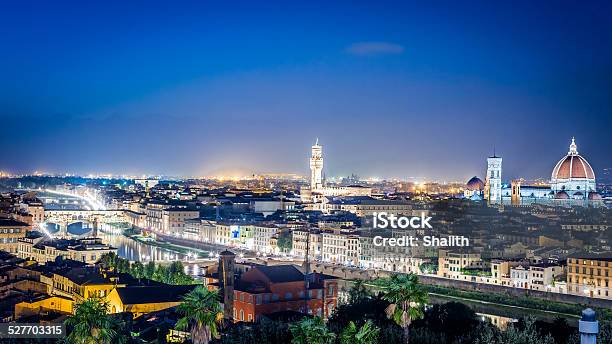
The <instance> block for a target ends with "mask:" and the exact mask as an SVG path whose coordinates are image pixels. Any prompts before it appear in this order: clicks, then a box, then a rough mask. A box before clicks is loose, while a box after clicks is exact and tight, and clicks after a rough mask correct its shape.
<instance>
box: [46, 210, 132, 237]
mask: <svg viewBox="0 0 612 344" xmlns="http://www.w3.org/2000/svg"><path fill="white" fill-rule="evenodd" d="M79 222H80V223H83V224H84V225H90V226H91V228H92V229H93V231H94V235H95V234H97V230H98V229H99V228H100V226H101V225H102V224H112V223H122V222H129V219H128V218H127V217H126V216H125V213H124V211H123V210H46V211H45V223H53V224H56V225H58V226H59V231H58V232H57V233H55V234H54V236H56V237H61V238H67V237H69V236H70V235H71V234H70V233H68V226H70V225H71V224H74V223H79ZM86 227H89V226H86Z"/></svg>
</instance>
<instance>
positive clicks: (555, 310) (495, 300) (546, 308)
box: [425, 285, 612, 322]
mask: <svg viewBox="0 0 612 344" xmlns="http://www.w3.org/2000/svg"><path fill="white" fill-rule="evenodd" d="M425 288H426V289H427V291H428V292H429V293H430V294H431V295H434V296H439V297H446V298H455V299H460V300H467V301H474V302H480V303H488V304H494V305H500V306H507V307H514V308H521V309H524V310H535V311H539V312H546V313H550V314H557V315H559V316H563V317H573V318H578V317H579V316H580V314H581V312H582V310H584V309H585V308H587V307H588V306H586V305H580V304H569V303H562V302H557V301H550V300H542V299H537V298H533V297H527V296H526V297H511V296H508V295H504V294H498V293H491V292H489V293H482V292H476V291H466V290H460V289H455V288H447V287H440V286H434V285H425ZM591 308H593V307H591ZM594 310H595V311H596V312H597V314H598V318H599V319H600V320H603V321H610V322H612V310H611V309H604V308H594Z"/></svg>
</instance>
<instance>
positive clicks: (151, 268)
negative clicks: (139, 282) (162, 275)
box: [144, 262, 155, 279]
mask: <svg viewBox="0 0 612 344" xmlns="http://www.w3.org/2000/svg"><path fill="white" fill-rule="evenodd" d="M153 274H155V263H154V262H148V263H147V265H145V269H144V277H145V278H148V279H153Z"/></svg>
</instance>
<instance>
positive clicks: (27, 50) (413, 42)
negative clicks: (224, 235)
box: [0, 1, 612, 180]
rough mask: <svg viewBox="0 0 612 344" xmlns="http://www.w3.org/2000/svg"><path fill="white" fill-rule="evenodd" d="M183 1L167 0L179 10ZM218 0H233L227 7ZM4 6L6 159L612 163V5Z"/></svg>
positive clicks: (370, 168) (397, 171) (459, 173)
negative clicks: (574, 154) (571, 151)
mask: <svg viewBox="0 0 612 344" xmlns="http://www.w3.org/2000/svg"><path fill="white" fill-rule="evenodd" d="M171 3H174V4H171ZM222 3H225V5H221V4H222ZM291 3H292V4H288V2H286V1H285V2H278V3H275V2H273V1H268V2H265V4H263V2H260V1H248V2H232V3H231V4H230V3H229V2H218V3H212V2H204V1H198V2H194V3H189V2H185V1H179V2H168V1H166V2H164V3H159V4H155V3H154V2H150V1H143V2H139V3H132V4H125V3H123V2H109V1H104V2H102V1H99V2H98V4H87V3H84V2H82V1H78V2H76V1H75V2H74V3H71V2H62V1H40V2H30V1H5V2H4V3H3V4H2V5H0V119H1V123H2V124H1V129H2V134H1V135H0V147H2V153H1V155H0V170H5V171H10V172H14V173H21V172H32V171H34V170H44V171H47V172H59V173H64V172H72V173H79V174H87V173H98V172H99V173H139V174H140V173H151V174H167V175H212V174H220V173H226V174H227V173H229V174H241V175H246V174H250V173H258V172H296V173H301V174H306V173H307V171H308V155H309V150H310V145H312V144H313V143H314V140H315V138H316V137H319V141H320V142H321V143H322V144H323V146H324V155H325V159H326V160H325V172H326V174H327V175H328V176H337V175H348V174H350V173H356V174H358V175H360V176H362V177H370V176H377V177H400V178H408V177H426V178H428V179H438V180H467V179H468V178H469V177H471V176H473V175H478V176H481V177H482V176H483V174H484V170H485V167H486V161H485V159H486V157H487V156H488V155H490V154H491V153H492V152H493V147H495V149H496V152H497V153H498V155H501V156H502V157H503V158H504V179H509V178H515V177H525V178H537V177H543V178H547V177H549V176H550V172H551V170H552V168H553V166H554V164H555V163H556V162H557V161H558V160H559V159H560V158H561V157H562V156H563V155H564V154H565V153H566V152H567V150H568V146H569V143H570V141H571V137H572V136H575V137H576V142H577V144H578V150H579V152H580V153H581V154H583V155H584V156H585V157H586V158H587V159H588V160H589V162H590V163H591V165H593V167H594V169H595V172H596V174H600V173H601V170H602V169H604V168H609V167H612V154H611V153H612V152H611V147H612V134H611V132H612V19H611V18H612V2H610V1H600V2H598V1H588V2H578V1H571V2H565V1H554V2H545V1H526V2H517V1H512V2H508V3H507V4H505V5H504V4H499V3H497V2H496V1H495V2H491V1H484V2H482V3H479V2H476V1H450V2H448V3H446V2H435V4H430V5H425V3H426V2H420V4H418V5H417V4H407V3H406V2H397V3H393V2H377V3H376V4H374V1H370V2H356V1H347V2H334V3H333V4H331V2H327V1H326V2H320V3H317V2H314V1H307V2H302V3H301V4H299V3H297V2H296V3H295V4H293V2H291Z"/></svg>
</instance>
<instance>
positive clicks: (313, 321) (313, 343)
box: [289, 317, 336, 344]
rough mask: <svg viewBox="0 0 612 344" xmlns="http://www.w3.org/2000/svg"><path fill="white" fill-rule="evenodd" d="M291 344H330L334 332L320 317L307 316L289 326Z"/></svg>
mask: <svg viewBox="0 0 612 344" xmlns="http://www.w3.org/2000/svg"><path fill="white" fill-rule="evenodd" d="M289 330H290V331H291V335H292V336H293V340H292V341H291V343H293V344H331V343H333V342H334V339H336V334H335V333H333V332H331V331H329V330H328V329H327V327H326V326H325V323H324V322H323V319H321V318H320V317H314V318H308V317H304V318H302V320H300V321H298V322H296V323H294V324H291V325H290V326H289Z"/></svg>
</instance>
